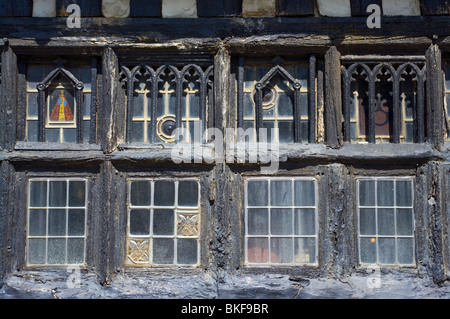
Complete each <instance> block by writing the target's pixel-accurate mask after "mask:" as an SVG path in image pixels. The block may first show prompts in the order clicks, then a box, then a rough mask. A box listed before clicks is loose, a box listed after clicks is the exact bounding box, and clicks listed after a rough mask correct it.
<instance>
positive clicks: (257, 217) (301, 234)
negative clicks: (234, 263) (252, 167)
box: [245, 178, 318, 265]
mask: <svg viewBox="0 0 450 319" xmlns="http://www.w3.org/2000/svg"><path fill="white" fill-rule="evenodd" d="M316 188H317V187H316V180H315V179H313V178H270V179H267V178H249V179H248V180H247V181H246V184H245V195H246V196H245V257H246V264H251V265H258V264H260V265H272V264H280V265H314V264H316V263H317V233H318V231H317V228H318V226H317V199H316V194H317V191H316Z"/></svg>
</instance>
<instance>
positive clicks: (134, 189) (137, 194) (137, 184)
mask: <svg viewBox="0 0 450 319" xmlns="http://www.w3.org/2000/svg"><path fill="white" fill-rule="evenodd" d="M150 196H151V193H150V182H149V181H132V182H131V185H130V203H131V205H133V206H150V199H151V197H150Z"/></svg>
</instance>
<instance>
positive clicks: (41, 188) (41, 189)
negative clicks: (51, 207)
mask: <svg viewBox="0 0 450 319" xmlns="http://www.w3.org/2000/svg"><path fill="white" fill-rule="evenodd" d="M46 206H47V182H45V181H31V182H30V207H46Z"/></svg>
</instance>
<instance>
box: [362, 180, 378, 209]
mask: <svg viewBox="0 0 450 319" xmlns="http://www.w3.org/2000/svg"><path fill="white" fill-rule="evenodd" d="M359 205H360V206H375V182H374V181H359Z"/></svg>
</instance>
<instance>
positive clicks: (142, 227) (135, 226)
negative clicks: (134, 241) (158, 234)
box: [130, 209, 150, 235]
mask: <svg viewBox="0 0 450 319" xmlns="http://www.w3.org/2000/svg"><path fill="white" fill-rule="evenodd" d="M130 235H150V210H147V209H132V210H131V211H130Z"/></svg>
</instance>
